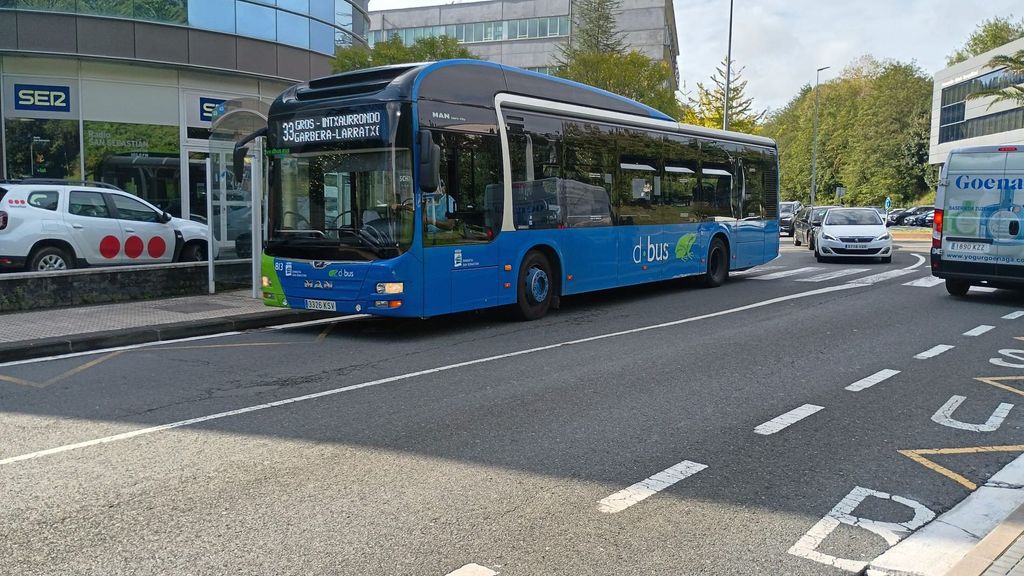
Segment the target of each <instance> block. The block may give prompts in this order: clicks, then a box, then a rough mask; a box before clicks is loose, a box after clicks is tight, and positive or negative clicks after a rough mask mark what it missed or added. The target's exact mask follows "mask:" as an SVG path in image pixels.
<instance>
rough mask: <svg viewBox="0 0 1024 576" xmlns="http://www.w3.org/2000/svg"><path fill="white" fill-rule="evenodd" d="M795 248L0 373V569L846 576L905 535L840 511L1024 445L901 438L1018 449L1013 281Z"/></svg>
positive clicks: (863, 510) (915, 262)
mask: <svg viewBox="0 0 1024 576" xmlns="http://www.w3.org/2000/svg"><path fill="white" fill-rule="evenodd" d="M788 244H789V242H788V241H784V245H786V247H785V248H784V251H783V255H782V256H781V257H780V258H779V259H778V260H776V261H775V262H773V263H771V264H770V265H768V266H765V267H762V268H760V269H754V270H751V271H748V272H744V273H740V274H737V275H734V276H733V278H732V279H731V280H730V282H729V283H727V284H726V285H725V286H723V287H721V288H719V289H714V290H705V289H700V288H697V287H695V286H694V285H693V284H692V283H688V282H671V283H665V284H660V285H656V286H646V287H641V288H630V289H623V290H616V291H612V292H603V293H600V294H592V295H587V296H583V297H573V298H567V299H565V301H564V302H563V306H562V308H561V310H559V311H558V312H556V313H553V314H551V315H550V316H548V317H547V318H544V319H542V320H540V321H536V322H531V323H521V322H514V321H511V320H509V319H508V318H507V316H506V315H505V314H504V313H502V312H499V311H489V312H482V313H476V314H466V315H458V316H451V317H444V318H436V319H431V320H426V321H420V320H409V321H394V320H380V319H363V318H358V319H344V320H342V321H339V322H337V323H333V324H318V325H313V326H304V327H294V328H289V329H284V330H265V331H258V332H250V333H246V334H241V335H235V336H225V337H219V338H210V339H200V340H193V341H187V342H179V343H171V344H164V345H159V346H148V347H141V348H138V349H133V350H126V351H120V352H115V353H101V354H94V355H87V356H80V357H74V358H66V359H57V360H47V361H41V362H31V363H26V364H18V365H5V366H0V374H2V375H4V376H6V377H8V378H7V379H8V381H3V382H0V407H2V410H3V417H2V418H0V485H2V486H3V487H4V489H3V490H2V491H0V527H2V528H3V537H2V538H0V557H2V558H3V559H4V561H3V564H2V568H0V572H2V573H7V574H24V575H31V574H96V575H109V574H197V575H198V574H227V573H231V574H275V575H276V574H359V575H363V574H386V575H395V574H417V575H418V574H423V575H438V576H444V575H446V574H449V573H451V572H453V571H455V570H457V569H460V567H463V566H465V565H468V564H476V565H479V567H480V568H478V569H477V570H478V571H477V573H479V574H492V573H499V574H502V575H520V574H527V575H534V574H537V575H539V574H595V575H603V574H607V575H624V574H667V573H671V574H715V575H718V574H796V575H802V574H808V575H810V574H848V573H850V572H849V571H850V570H855V569H856V568H857V567H858V566H860V565H862V564H863V563H864V562H866V561H868V560H871V559H872V558H874V557H875V556H877V555H879V554H880V553H882V552H883V551H885V550H886V549H887V548H888V547H889V544H888V543H887V542H886V541H885V540H884V539H883V538H882V537H880V536H879V535H877V534H876V533H872V532H871V531H868V530H864V529H863V528H861V527H855V526H851V525H849V524H850V523H839V522H837V523H836V524H837V526H838V527H836V526H832V528H834V530H832V531H831V532H828V531H826V530H824V528H823V527H822V526H825V527H827V526H828V522H827V521H825V523H824V524H822V523H821V522H819V521H821V520H822V518H823V517H826V516H828V515H829V514H830V511H833V509H834V508H835V507H837V505H840V503H841V502H847V503H852V504H851V506H853V508H850V507H849V506H847V508H849V510H850V513H851V514H852V515H853V516H855V517H857V518H861V519H871V520H875V521H881V522H892V523H899V522H903V523H905V524H906V525H907V527H908V528H910V529H913V528H916V524H915V521H914V519H913V518H914V515H915V510H920V509H927V510H928V511H930V512H929V513H934V514H941V513H943V512H945V511H947V510H949V509H950V508H951V507H953V506H954V505H955V504H957V503H958V502H960V501H961V500H963V499H964V498H965V497H966V496H967V495H968V494H970V493H971V487H970V484H971V483H974V484H980V483H983V482H984V481H985V480H986V479H987V478H988V477H990V476H991V475H992V474H994V473H995V472H996V471H998V470H1000V469H1001V468H1002V467H1003V466H1005V465H1007V464H1008V463H1009V462H1011V461H1012V460H1013V459H1014V458H1016V457H1017V456H1019V455H1020V453H1019V452H1011V451H997V452H988V451H984V450H981V449H979V450H974V451H970V450H968V451H965V453H962V454H953V455H950V454H945V455H943V454H939V455H927V456H926V458H927V459H928V461H931V462H934V463H936V464H937V466H933V467H928V466H925V465H923V464H922V463H921V462H920V461H915V460H914V459H912V458H911V457H908V455H906V454H904V453H901V452H900V450H916V449H941V448H953V447H957V448H965V447H966V448H976V447H986V446H1013V445H1020V444H1024V433H1022V425H1024V410H1022V409H1021V408H1013V409H1010V410H1009V412H1008V413H1007V412H1006V410H1005V409H1003V411H1002V412H999V410H998V409H997V407H999V406H1000V405H1001V404H1012V403H1015V402H1016V403H1019V401H1020V397H1019V396H1020V395H1021V394H1024V393H1021V392H1017V393H1015V392H1013V389H1018V390H1019V389H1024V385H1021V384H1020V383H1015V382H1014V381H1008V380H1007V381H996V382H998V383H1001V384H1002V386H996V385H993V384H991V383H987V382H981V381H978V380H976V378H983V377H1010V376H1017V375H1020V376H1022V377H1024V363H1022V362H1021V361H1020V360H1015V359H1014V358H1013V357H1012V356H1007V355H1006V354H1001V353H1000V350H1007V349H1018V348H1022V349H1024V342H1021V341H1020V340H1017V339H1015V338H1016V337H1018V336H1024V324H1022V323H1024V318H1020V319H1007V318H1003V317H1004V316H1006V315H1009V314H1011V313H1013V312H1015V311H1017V310H1024V298H1022V297H1020V296H1019V295H1018V294H1016V293H1012V292H1005V291H991V292H989V291H972V293H971V295H970V296H969V297H968V298H967V299H964V300H957V299H954V298H952V297H949V296H948V295H947V294H946V293H945V290H944V289H943V287H942V286H941V285H931V286H928V285H925V283H927V282H928V280H926V279H927V278H929V277H930V276H929V273H928V269H927V264H922V260H923V258H922V257H919V256H915V253H914V252H912V251H910V250H906V249H903V250H900V251H899V252H898V253H897V255H896V257H895V258H894V260H893V262H892V264H890V265H883V264H877V263H873V262H868V263H862V262H838V263H823V264H819V263H817V262H815V261H814V259H813V257H812V255H811V254H810V252H808V251H806V250H804V249H798V248H793V247H791V246H788ZM924 250H925V248H923V247H922V248H921V252H919V254H921V255H922V256H923V255H925V253H924ZM879 274H882V275H881V276H879ZM914 283H917V284H918V285H913V284H914ZM979 326H991V327H992V328H990V329H988V330H985V329H982V328H978V327H979ZM976 328H978V329H977V330H974V332H973V333H977V335H965V333H967V332H970V331H972V330H973V329H976ZM973 333H972V334H973ZM939 345H947V346H952V348H950V349H941V348H940V349H936V348H934V347H936V346H939ZM929 350H931V352H929V353H928V354H925V356H929V357H922V358H915V356H916V355H921V354H922V353H925V352H926V351H929ZM940 350H942V351H941V352H940ZM992 358H1003V359H1004V360H1005V362H1004V365H997V364H994V363H992V362H991V361H990V359H992ZM1021 358H1024V352H1021ZM1013 363H1018V364H1020V366H1021V367H1012V366H1009V365H1006V364H1013ZM885 370H888V371H892V372H882V371H885ZM895 371H898V373H895ZM873 375H878V377H877V378H875V380H878V382H877V383H874V384H873V385H870V386H868V385H869V384H870V383H871V382H872V381H869V382H863V381H862V380H863V379H865V378H867V377H871V376H873ZM887 375H888V376H889V377H888V378H886V379H884V380H883V379H882V378H883V377H884V376H887ZM11 380H16V381H17V382H18V383H16V382H12V381H11ZM857 382H861V384H860V385H859V386H855V388H860V389H859V390H857V391H851V390H847V389H846V387H847V386H850V385H852V384H854V383H857ZM1008 388H1009V389H1008ZM955 397H963V399H962V400H960V404H959V405H957V406H956V407H954V408H953V409H952V410H950V409H947V410H946V411H945V414H946V416H947V418H946V419H945V420H944V421H943V418H942V417H941V414H942V409H943V407H944V406H946V407H947V408H948V407H949V403H950V402H953V403H955V402H956V401H955ZM290 400H294V401H290ZM282 401H284V402H282ZM275 402H278V404H272V403H275ZM793 410H796V411H797V412H796V413H795V415H792V416H791V417H789V418H784V419H783V420H782V422H779V421H778V420H777V419H778V418H779V417H780V416H783V415H785V414H787V413H790V411H793ZM994 411H995V412H994ZM999 414H1002V416H1001V417H1000V418H996V416H999ZM798 417H802V418H798ZM936 420H938V421H936ZM943 422H944V423H943ZM951 422H958V423H959V425H958V424H956V423H952V424H951ZM993 423H994V424H995V425H994V428H993ZM786 424H788V425H786ZM165 425H170V426H169V427H163V428H161V427H162V426H165ZM972 425H973V426H974V428H971V426H972ZM988 428H992V429H991V430H988ZM1022 449H1024V448H1022ZM964 481H966V482H967V484H965V482H964ZM635 484H639V485H638V486H634V485H635ZM631 486H633V488H630V487H631ZM623 491H625V492H623ZM872 491H873V492H872ZM890 495H891V496H892V497H891V498H890ZM908 502H910V504H908ZM914 504H917V505H918V506H919V507H921V508H920V509H918V508H915V506H914ZM840 508H842V506H840ZM834 515H835V514H833V516H834ZM808 534H809V535H808ZM836 559H840V560H842V561H837V560H836ZM469 573H471V570H470V569H469V568H465V569H463V572H460V573H459V574H469Z"/></svg>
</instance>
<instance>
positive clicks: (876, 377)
mask: <svg viewBox="0 0 1024 576" xmlns="http://www.w3.org/2000/svg"><path fill="white" fill-rule="evenodd" d="M899 373H900V371H899V370H891V369H889V368H886V369H885V370H879V371H878V372H875V373H874V374H872V375H871V376H868V377H867V378H861V379H860V380H857V381H856V382H854V383H853V384H850V385H849V386H847V387H846V388H845V389H846V390H849V391H850V392H860V391H861V390H867V389H868V388H871V387H872V386H874V385H875V384H878V383H879V382H882V381H885V380H888V379H889V378H892V377H893V376H895V375H897V374H899Z"/></svg>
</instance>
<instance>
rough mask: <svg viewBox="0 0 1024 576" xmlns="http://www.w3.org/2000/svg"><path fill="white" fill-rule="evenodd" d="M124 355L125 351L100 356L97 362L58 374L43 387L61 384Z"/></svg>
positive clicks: (91, 361)
mask: <svg viewBox="0 0 1024 576" xmlns="http://www.w3.org/2000/svg"><path fill="white" fill-rule="evenodd" d="M123 353H124V350H118V351H117V352H111V353H110V354H107V355H104V356H100V357H99V358H96V359H95V360H90V361H88V362H86V363H85V364H82V365H81V366H78V367H76V368H72V369H71V370H68V371H67V372H64V373H63V374H58V375H57V376H54V377H53V378H50V379H49V380H47V381H46V382H43V386H49V385H50V384H56V383H57V382H60V381H61V380H63V379H65V378H68V377H70V376H74V375H75V374H78V373H79V372H82V371H83V370H88V369H89V368H92V367H93V366H95V365H97V364H100V363H101V362H106V361H107V360H110V359H111V358H115V357H117V356H120V355H121V354H123Z"/></svg>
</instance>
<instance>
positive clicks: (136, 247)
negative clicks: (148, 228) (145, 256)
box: [124, 236, 142, 258]
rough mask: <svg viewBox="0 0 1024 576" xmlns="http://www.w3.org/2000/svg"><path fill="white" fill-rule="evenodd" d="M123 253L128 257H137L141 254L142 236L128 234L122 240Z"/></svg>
mask: <svg viewBox="0 0 1024 576" xmlns="http://www.w3.org/2000/svg"><path fill="white" fill-rule="evenodd" d="M124 255H125V256H127V257H129V258H138V257H139V256H141V255H142V238H139V237H138V236H129V237H128V239H127V240H125V241H124Z"/></svg>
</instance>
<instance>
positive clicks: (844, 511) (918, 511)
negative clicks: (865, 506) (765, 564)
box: [789, 486, 935, 572]
mask: <svg viewBox="0 0 1024 576" xmlns="http://www.w3.org/2000/svg"><path fill="white" fill-rule="evenodd" d="M868 496H874V497H875V498H881V499H883V500H892V501H893V502H898V503H900V504H903V505H904V506H906V507H908V508H910V509H911V510H913V511H914V517H913V518H911V519H910V520H908V521H907V522H899V523H895V522H883V521H881V520H871V519H869V518H861V517H858V516H854V515H852V514H851V512H853V511H854V510H855V509H856V508H857V506H859V505H860V503H861V502H863V501H864V500H866V499H867V497H868ZM932 518H935V513H934V512H932V511H931V510H929V509H928V508H926V507H925V506H924V505H922V504H921V503H920V502H916V501H914V500H911V499H910V498H903V497H902V496H893V495H891V494H886V493H885V492H879V491H877V490H871V489H870V488H861V487H860V486H856V487H854V489H853V490H851V491H850V493H849V494H847V495H846V496H845V497H844V498H843V499H842V500H840V501H839V503H838V504H836V505H835V507H834V508H832V510H831V511H829V513H828V514H826V515H825V517H824V518H822V519H821V520H818V523H817V524H815V525H814V526H812V527H811V529H810V530H808V531H807V533H806V534H804V535H803V536H801V537H800V540H798V541H797V543H796V544H793V547H792V548H790V549H789V553H790V554H792V555H794V556H799V557H801V558H806V559H808V560H813V561H815V562H818V563H821V564H827V565H829V566H834V567H836V568H839V569H841V570H846V571H847V572H860V571H861V570H863V569H864V568H865V567H866V566H867V565H868V563H867V562H864V561H862V560H849V559H847V558H837V557H836V556H831V555H829V554H825V553H824V552H818V546H821V543H822V542H823V541H824V540H825V538H826V537H828V535H829V534H831V533H832V532H833V531H835V529H836V528H838V527H839V525H840V524H846V525H847V526H853V527H855V528H863V529H865V530H867V531H869V532H873V533H875V534H877V535H879V536H881V537H882V538H884V539H885V541H886V542H887V543H888V544H889V546H893V545H895V544H896V543H898V542H899V541H900V540H902V539H903V538H906V537H907V536H908V535H909V534H910V533H911V532H913V531H914V530H917V529H918V528H920V527H921V526H924V525H925V524H927V523H928V522H929V521H931V520H932Z"/></svg>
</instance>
